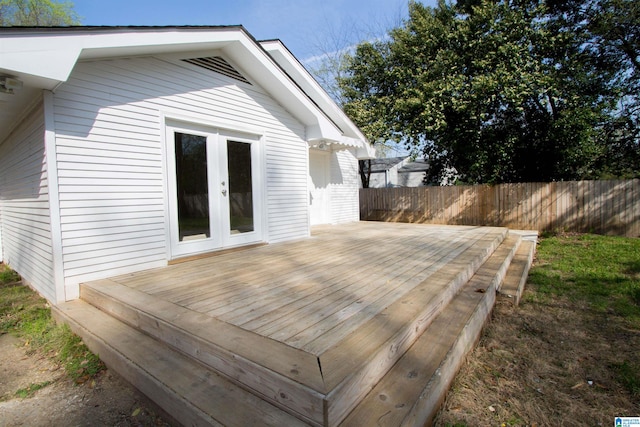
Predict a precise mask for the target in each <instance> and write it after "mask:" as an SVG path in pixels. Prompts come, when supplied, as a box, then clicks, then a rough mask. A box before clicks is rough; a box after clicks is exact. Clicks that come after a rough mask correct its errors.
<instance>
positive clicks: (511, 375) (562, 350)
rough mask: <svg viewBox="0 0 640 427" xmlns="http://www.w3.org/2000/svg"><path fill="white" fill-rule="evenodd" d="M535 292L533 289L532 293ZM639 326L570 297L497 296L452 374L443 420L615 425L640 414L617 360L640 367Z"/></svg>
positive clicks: (456, 422)
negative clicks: (514, 299) (517, 301)
mask: <svg viewBox="0 0 640 427" xmlns="http://www.w3.org/2000/svg"><path fill="white" fill-rule="evenodd" d="M529 297H531V295H529ZM639 349H640V331H638V330H632V329H629V328H628V327H627V326H625V325H624V324H623V323H622V322H621V321H620V320H618V318H616V317H615V316H607V315H603V314H602V313H594V312H592V311H590V310H589V309H588V308H587V307H580V306H577V305H576V303H573V302H570V301H568V300H566V299H561V298H557V299H554V300H553V302H535V301H531V300H529V301H527V294H526V291H525V301H524V302H523V303H522V304H521V305H520V307H518V308H515V309H514V308H513V306H512V304H511V302H510V301H509V300H506V299H502V298H499V299H498V302H497V304H496V307H495V309H494V313H493V318H492V321H491V323H490V324H489V325H488V326H487V327H486V329H485V331H484V333H483V336H482V338H481V340H480V343H479V345H478V347H476V349H475V350H474V351H473V352H472V353H471V355H470V356H469V357H468V361H467V363H466V364H465V365H464V366H463V368H462V369H461V371H460V373H459V374H458V376H457V377H456V379H455V380H454V383H453V385H452V388H451V391H450V393H449V395H448V397H447V399H446V401H445V405H444V408H443V410H442V411H441V413H440V414H439V416H438V418H437V419H436V425H439V426H464V425H466V426H505V427H506V426H611V425H613V424H614V417H616V416H640V396H637V395H636V396H632V395H631V393H630V392H629V391H627V390H626V389H625V388H624V387H623V386H622V384H621V382H620V379H619V377H618V374H617V371H616V369H617V368H616V366H619V365H620V364H622V363H624V362H625V361H626V362H628V363H633V364H635V365H636V366H640V351H639Z"/></svg>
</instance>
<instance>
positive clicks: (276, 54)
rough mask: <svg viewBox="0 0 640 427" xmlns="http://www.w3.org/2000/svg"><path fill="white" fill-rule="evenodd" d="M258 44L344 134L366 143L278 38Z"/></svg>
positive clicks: (362, 136) (349, 120)
mask: <svg viewBox="0 0 640 427" xmlns="http://www.w3.org/2000/svg"><path fill="white" fill-rule="evenodd" d="M260 45H261V46H262V47H263V48H264V49H265V50H266V51H267V52H269V54H270V55H271V56H272V57H273V58H274V60H275V61H277V62H278V64H279V65H280V66H281V67H282V68H283V69H284V70H285V71H286V72H287V73H288V74H289V75H290V76H291V78H293V79H294V80H295V81H296V82H297V83H298V85H300V87H301V88H302V89H303V90H304V91H305V92H306V93H307V94H308V95H309V96H310V97H311V99H313V101H314V102H315V103H316V104H317V105H318V106H319V107H320V108H321V109H322V110H323V111H325V113H326V114H327V115H328V116H329V117H330V118H331V120H333V121H334V122H335V123H336V124H337V125H338V126H339V127H340V128H341V129H342V131H343V133H344V135H345V136H347V137H350V138H354V139H357V140H360V141H362V142H363V143H364V144H367V145H368V143H367V139H366V138H365V136H364V135H363V134H362V132H361V131H360V129H359V128H358V127H357V126H356V125H355V124H354V123H353V122H352V121H351V119H349V117H347V115H346V114H345V113H344V111H342V109H341V108H340V107H339V106H338V105H337V104H336V103H335V101H334V100H333V99H332V98H331V97H330V96H329V94H328V93H327V92H326V91H325V90H324V88H322V86H320V84H319V83H318V82H317V81H316V80H315V79H314V78H313V76H311V74H309V72H308V71H307V69H306V68H304V66H303V65H302V64H301V63H300V61H298V60H297V59H296V57H295V56H293V54H292V53H291V52H290V51H289V50H288V49H287V48H286V47H285V46H284V45H283V44H282V42H281V41H280V40H267V41H262V42H260Z"/></svg>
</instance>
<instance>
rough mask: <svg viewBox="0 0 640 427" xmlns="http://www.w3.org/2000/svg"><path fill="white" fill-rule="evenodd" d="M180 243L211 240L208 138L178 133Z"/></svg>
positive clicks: (176, 137)
mask: <svg viewBox="0 0 640 427" xmlns="http://www.w3.org/2000/svg"><path fill="white" fill-rule="evenodd" d="M175 150H176V184H177V186H176V187H177V202H178V203H177V204H178V232H179V241H181V242H182V241H190V240H201V239H206V238H208V237H211V224H210V222H209V218H210V215H209V185H208V176H207V172H208V171H207V138H206V137H205V136H200V135H190V134H186V133H178V132H176V133H175Z"/></svg>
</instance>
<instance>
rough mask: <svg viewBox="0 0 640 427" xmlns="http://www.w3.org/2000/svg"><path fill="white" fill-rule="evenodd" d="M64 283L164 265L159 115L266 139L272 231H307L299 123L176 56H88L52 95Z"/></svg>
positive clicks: (289, 234)
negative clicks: (232, 127) (234, 127)
mask: <svg viewBox="0 0 640 427" xmlns="http://www.w3.org/2000/svg"><path fill="white" fill-rule="evenodd" d="M54 110H55V131H56V146H57V167H58V176H59V189H60V192H59V199H60V211H61V230H62V246H63V263H64V271H65V282H66V283H67V284H69V283H79V282H82V281H85V280H92V279H95V278H99V277H108V276H112V275H114V274H116V273H117V274H120V273H122V272H126V271H135V270H139V269H143V268H147V267H149V266H155V265H158V264H161V263H164V262H166V254H167V248H166V228H167V226H168V225H167V224H166V223H165V221H166V218H165V208H166V207H165V205H164V198H165V185H166V181H165V177H163V175H162V173H163V172H162V171H163V162H164V155H165V153H163V152H162V145H161V141H162V135H163V134H164V128H163V127H162V126H163V125H162V116H163V114H168V115H169V116H171V115H172V114H177V113H179V114H180V116H190V115H191V116H194V117H209V118H210V120H211V121H213V122H216V121H217V122H223V123H232V122H233V123H238V126H239V128H240V129H242V128H246V127H251V128H252V129H260V130H261V132H262V133H263V135H264V150H263V151H264V159H265V162H266V165H265V167H264V171H265V175H266V176H265V177H266V183H265V187H266V188H267V191H266V200H265V201H266V206H265V209H266V210H267V211H268V215H267V217H268V223H267V224H266V225H267V229H268V236H269V240H270V241H272V242H275V241H280V240H286V239H292V238H298V237H302V236H306V235H307V233H308V221H307V196H306V174H307V171H306V151H305V150H306V149H307V145H306V143H305V142H304V127H303V126H302V125H301V124H300V123H299V122H297V121H296V120H295V119H294V118H293V117H292V116H291V115H290V114H289V113H288V112H287V111H285V110H284V109H283V108H282V107H281V106H280V105H278V104H277V103H276V102H275V101H274V100H273V99H272V98H271V97H270V96H269V95H267V93H266V92H265V91H264V90H262V89H261V88H259V87H256V86H251V85H246V84H243V83H240V82H237V81H236V80H234V79H231V78H228V77H225V76H222V75H220V74H217V73H214V72H210V71H208V70H203V69H201V68H199V67H195V66H193V65H190V64H186V63H183V62H181V61H174V60H166V59H161V58H153V57H145V58H130V59H115V60H108V61H106V60H105V61H93V62H84V63H80V64H78V65H77V67H76V69H75V70H74V72H73V73H72V75H71V78H70V79H69V81H68V82H67V83H65V84H63V85H62V86H61V87H60V88H58V90H57V91H56V93H55V95H54Z"/></svg>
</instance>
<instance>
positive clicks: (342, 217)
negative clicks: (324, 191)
mask: <svg viewBox="0 0 640 427" xmlns="http://www.w3.org/2000/svg"><path fill="white" fill-rule="evenodd" d="M330 167H331V181H330V184H329V187H330V191H331V222H332V223H343V222H352V221H358V220H359V219H360V212H359V209H360V207H359V201H358V191H359V190H358V189H359V187H360V177H359V176H358V159H357V158H356V156H355V153H354V152H353V149H349V150H340V151H334V152H333V153H332V154H331V166H330Z"/></svg>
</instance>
